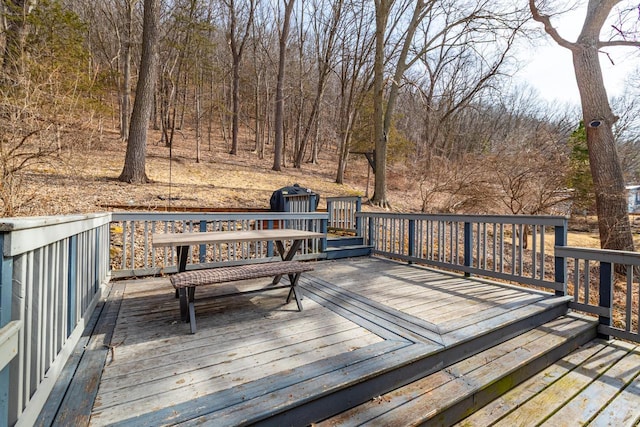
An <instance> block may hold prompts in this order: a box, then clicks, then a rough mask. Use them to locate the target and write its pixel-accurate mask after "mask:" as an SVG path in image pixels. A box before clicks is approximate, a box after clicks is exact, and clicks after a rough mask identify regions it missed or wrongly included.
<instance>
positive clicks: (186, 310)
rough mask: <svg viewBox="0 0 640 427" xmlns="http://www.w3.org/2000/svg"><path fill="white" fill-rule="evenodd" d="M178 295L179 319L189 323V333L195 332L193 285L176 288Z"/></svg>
mask: <svg viewBox="0 0 640 427" xmlns="http://www.w3.org/2000/svg"><path fill="white" fill-rule="evenodd" d="M177 291H178V293H179V295H180V320H182V321H183V322H189V323H191V333H192V334H194V333H195V332H196V308H195V293H196V288H195V286H192V287H189V288H180V289H177Z"/></svg>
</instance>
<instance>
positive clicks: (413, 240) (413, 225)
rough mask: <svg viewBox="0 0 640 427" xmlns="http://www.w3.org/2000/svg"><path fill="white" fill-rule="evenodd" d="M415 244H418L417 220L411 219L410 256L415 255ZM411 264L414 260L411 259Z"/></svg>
mask: <svg viewBox="0 0 640 427" xmlns="http://www.w3.org/2000/svg"><path fill="white" fill-rule="evenodd" d="M415 245H416V220H415V219H410V220H409V253H408V255H409V256H410V257H413V256H415ZM409 264H413V261H411V260H409Z"/></svg>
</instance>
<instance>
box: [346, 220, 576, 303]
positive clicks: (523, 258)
mask: <svg viewBox="0 0 640 427" xmlns="http://www.w3.org/2000/svg"><path fill="white" fill-rule="evenodd" d="M358 216H359V217H360V218H362V220H363V222H362V227H363V236H364V237H365V244H368V245H371V246H373V253H374V254H378V255H382V256H387V257H390V258H396V259H400V260H405V261H409V262H416V263H421V264H426V265H431V266H434V267H439V268H444V269H448V270H453V271H459V272H463V273H465V274H467V275H471V274H475V275H481V276H486V277H493V278H498V279H502V280H509V281H513V282H517V283H522V284H527V285H533V286H540V287H544V288H547V289H552V290H554V291H556V292H557V293H559V294H560V293H563V292H564V286H565V285H564V279H565V276H564V266H563V265H562V264H561V260H559V259H557V258H556V257H555V256H554V253H553V249H554V246H563V245H566V238H567V237H566V236H567V219H566V218H565V217H539V216H490V215H429V214H392V213H370V212H362V213H359V214H358Z"/></svg>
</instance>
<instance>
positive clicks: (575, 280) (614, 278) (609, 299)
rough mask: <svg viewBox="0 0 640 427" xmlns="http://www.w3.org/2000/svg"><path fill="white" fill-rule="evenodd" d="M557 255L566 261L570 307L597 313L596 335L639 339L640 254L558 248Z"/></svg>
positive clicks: (631, 339)
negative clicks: (570, 298) (571, 296)
mask: <svg viewBox="0 0 640 427" xmlns="http://www.w3.org/2000/svg"><path fill="white" fill-rule="evenodd" d="M556 254H557V255H558V256H559V257H563V258H565V259H566V260H568V264H569V270H570V272H571V273H570V274H569V276H570V277H569V278H568V279H569V280H568V282H569V283H568V284H569V286H568V287H569V293H570V294H571V295H573V302H572V303H571V307H572V308H574V309H576V310H580V311H584V312H587V313H592V314H595V315H597V316H598V317H599V319H600V325H599V326H598V333H599V334H601V335H603V336H614V337H616V338H622V339H626V340H630V341H635V342H640V331H639V329H638V325H639V324H640V312H639V310H638V307H639V300H640V289H639V283H640V253H637V252H624V251H611V250H604V249H587V248H574V247H557V248H556ZM616 272H618V273H617V274H616Z"/></svg>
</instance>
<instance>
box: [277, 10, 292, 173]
mask: <svg viewBox="0 0 640 427" xmlns="http://www.w3.org/2000/svg"><path fill="white" fill-rule="evenodd" d="M294 1H295V0H289V1H288V2H287V1H286V0H285V1H284V4H285V11H284V20H283V23H282V29H281V32H280V41H279V48H280V56H279V59H278V79H277V81H276V95H275V97H276V103H275V117H274V123H273V126H274V127H275V136H274V143H273V150H274V153H273V168H272V169H273V170H274V171H281V170H282V160H283V157H282V152H283V149H284V140H283V127H284V93H283V92H284V89H283V87H284V77H285V57H286V50H287V39H288V38H289V22H290V21H291V12H293V4H294Z"/></svg>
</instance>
